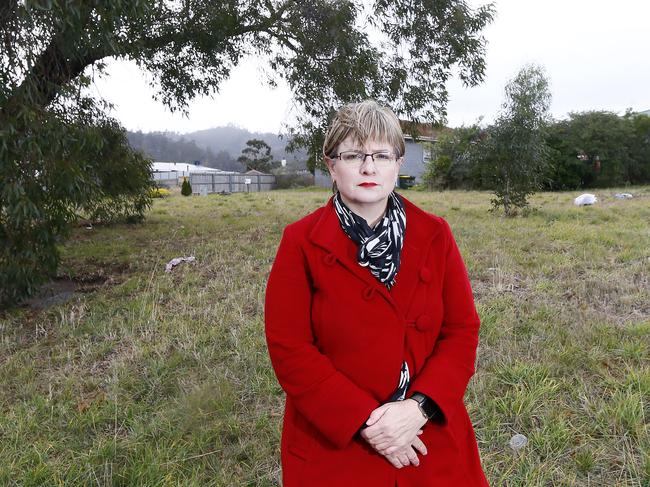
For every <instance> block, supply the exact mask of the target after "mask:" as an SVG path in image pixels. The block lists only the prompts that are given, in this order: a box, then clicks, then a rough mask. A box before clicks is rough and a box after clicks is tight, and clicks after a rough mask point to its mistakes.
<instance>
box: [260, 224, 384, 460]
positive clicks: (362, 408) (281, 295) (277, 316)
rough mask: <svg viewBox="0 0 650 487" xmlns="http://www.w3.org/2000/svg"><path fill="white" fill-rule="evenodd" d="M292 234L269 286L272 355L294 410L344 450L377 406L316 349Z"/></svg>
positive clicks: (307, 289) (304, 276) (306, 280)
mask: <svg viewBox="0 0 650 487" xmlns="http://www.w3.org/2000/svg"><path fill="white" fill-rule="evenodd" d="M292 230H293V228H292V226H289V227H287V228H286V229H285V231H284V234H283V236H282V241H281V242H280V246H279V248H278V252H277V255H276V258H275V261H274V263H273V267H272V269H271V274H270V275H269V280H268V283H267V287H266V300H265V310H264V314H265V331H266V341H267V346H268V350H269V356H270V358H271V363H272V365H273V368H274V370H275V374H276V376H277V378H278V381H279V383H280V385H281V386H282V388H283V389H284V391H285V392H286V394H287V396H288V397H290V398H291V400H292V402H293V404H294V405H295V407H296V409H297V410H298V411H299V412H300V413H301V414H302V415H303V416H304V417H305V418H306V419H307V420H308V421H309V422H311V424H312V425H313V426H314V427H315V428H316V429H317V430H319V431H320V432H321V433H322V434H323V435H324V436H325V437H326V438H327V439H328V440H330V441H331V443H333V444H334V445H335V446H336V447H338V448H345V447H346V446H347V445H348V443H349V442H350V441H351V440H352V438H353V436H354V435H355V433H356V432H357V431H358V430H359V428H360V427H361V426H362V424H363V423H364V422H365V421H366V419H368V416H370V413H371V412H372V411H373V409H375V408H376V407H378V406H379V403H378V402H377V401H376V400H375V399H374V398H373V397H372V396H371V395H370V394H369V393H368V392H367V391H365V390H363V389H362V388H360V387H359V386H357V385H356V384H355V383H354V382H352V381H351V380H350V379H349V378H348V377H346V376H345V375H344V374H343V373H341V372H340V371H338V370H337V369H336V368H335V367H334V365H333V364H332V362H331V360H330V359H329V358H328V357H327V356H325V355H323V354H322V353H321V352H320V351H319V350H318V348H317V347H316V345H315V340H314V335H313V331H312V326H311V300H312V284H311V277H310V274H309V271H308V266H307V260H306V257H305V255H304V253H303V250H302V249H301V246H300V243H299V240H298V238H297V236H296V235H294V232H292Z"/></svg>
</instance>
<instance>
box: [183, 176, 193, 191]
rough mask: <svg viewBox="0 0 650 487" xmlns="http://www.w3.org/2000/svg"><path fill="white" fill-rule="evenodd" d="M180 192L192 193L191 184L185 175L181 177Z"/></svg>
mask: <svg viewBox="0 0 650 487" xmlns="http://www.w3.org/2000/svg"><path fill="white" fill-rule="evenodd" d="M181 194H182V195H183V196H191V195H192V185H191V184H190V180H189V179H188V178H187V177H184V178H183V186H182V187H181Z"/></svg>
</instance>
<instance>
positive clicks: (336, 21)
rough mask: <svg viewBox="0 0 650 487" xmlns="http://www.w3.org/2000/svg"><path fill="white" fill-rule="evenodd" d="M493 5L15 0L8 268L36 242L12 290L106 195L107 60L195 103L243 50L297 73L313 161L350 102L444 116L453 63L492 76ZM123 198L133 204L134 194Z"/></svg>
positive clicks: (422, 0)
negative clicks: (100, 176) (488, 43)
mask: <svg viewBox="0 0 650 487" xmlns="http://www.w3.org/2000/svg"><path fill="white" fill-rule="evenodd" d="M493 15H494V8H493V6H492V5H491V4H488V5H485V6H482V7H479V8H477V9H474V10H473V9H471V8H469V7H468V6H467V4H466V2H465V1H463V0H398V1H388V0H378V1H377V2H375V4H374V5H373V7H372V8H364V6H363V5H362V4H361V3H354V2H352V1H350V0H337V1H331V0H315V1H312V2H300V1H296V0H245V1H234V0H226V1H224V2H213V1H211V0H183V1H177V2H163V1H155V0H132V1H128V2H116V1H112V0H68V1H66V2H63V1H60V0H5V1H4V2H2V4H1V5H0V36H1V38H2V45H3V49H2V52H1V53H0V81H1V83H0V188H1V192H0V236H2V237H3V249H2V254H1V259H0V274H3V275H4V273H5V271H6V265H7V262H9V261H12V260H15V259H13V255H12V252H14V251H15V249H20V248H25V249H29V250H26V251H25V253H24V255H23V258H22V259H18V260H19V261H21V262H23V264H21V265H22V266H23V267H22V268H23V269H24V270H25V269H28V270H26V271H25V272H24V273H22V274H20V275H21V276H22V277H20V279H22V282H23V284H21V286H22V287H21V286H19V287H21V289H22V291H19V292H16V293H14V292H13V291H12V293H11V295H12V296H14V297H16V296H18V295H20V294H21V293H22V292H23V291H24V292H30V291H31V290H33V288H34V285H35V284H36V283H37V281H38V280H39V279H38V278H36V277H34V276H37V275H40V276H41V278H40V279H42V278H43V277H42V276H43V275H44V273H45V271H46V270H47V271H48V272H49V271H51V270H52V269H54V268H56V261H57V254H56V250H55V249H56V245H55V242H56V241H57V239H59V238H60V237H61V236H63V234H64V233H65V229H66V228H67V227H68V226H69V223H70V221H71V220H72V219H73V218H74V215H75V211H73V210H72V208H79V207H81V208H83V207H84V205H85V204H86V203H88V202H90V201H93V199H94V196H93V194H92V193H89V192H88V191H87V189H88V188H99V186H97V185H96V184H95V183H94V182H93V181H95V182H96V180H97V177H96V176H95V175H94V174H93V171H92V170H91V171H87V170H86V169H87V168H89V167H92V168H94V169H96V170H97V171H100V172H101V167H102V166H103V165H105V164H113V165H116V164H117V162H116V161H110V162H109V161H103V160H101V159H99V158H98V154H99V153H100V152H101V150H102V149H101V147H103V145H102V143H100V141H99V140H96V142H97V144H93V143H87V138H88V137H99V138H100V139H101V138H102V137H103V135H102V134H105V133H107V131H109V132H111V133H114V134H116V135H117V136H119V134H117V133H116V132H115V130H116V127H119V125H118V124H116V123H115V122H114V121H111V120H110V119H108V117H106V116H105V114H104V113H105V110H106V104H103V103H102V102H101V101H98V100H96V99H93V98H92V97H89V96H87V95H84V93H86V91H85V90H86V88H87V87H88V86H89V84H90V83H91V81H92V76H93V75H102V74H103V73H105V70H104V67H105V65H104V64H103V61H104V60H106V59H110V58H113V59H126V60H131V61H133V62H135V63H136V64H137V65H138V66H139V67H140V68H142V69H144V70H146V71H148V73H149V74H150V79H151V80H152V86H154V87H155V88H156V89H157V92H156V95H155V96H156V97H157V99H159V100H160V101H162V102H163V103H164V104H166V105H167V106H168V107H169V108H170V109H172V110H180V111H184V110H185V108H186V107H187V104H188V102H189V100H190V99H192V98H193V97H195V96H197V95H202V94H210V93H213V92H214V91H216V90H217V89H218V88H219V86H220V84H221V83H222V82H223V81H224V80H225V79H227V78H228V76H229V75H230V72H231V70H232V69H233V67H235V66H236V65H237V64H238V63H239V62H240V61H241V59H242V58H244V57H245V56H248V55H257V56H260V58H261V59H262V60H263V62H264V63H265V65H266V66H267V67H268V69H267V71H266V73H267V75H268V82H269V83H270V84H274V83H276V82H277V79H278V78H284V79H285V80H286V81H287V82H288V84H289V86H290V88H291V90H292V92H293V96H294V101H295V105H296V107H298V109H299V110H298V111H297V113H296V117H295V119H296V122H297V125H296V127H297V128H293V129H290V130H289V132H290V134H291V136H292V137H293V138H292V140H291V143H290V144H289V145H290V147H291V148H293V149H295V148H298V147H307V148H308V150H309V156H310V159H309V160H310V167H311V168H312V169H313V167H314V165H315V164H316V161H317V160H318V159H319V151H320V146H321V142H322V138H323V131H324V128H325V127H326V125H327V117H328V116H329V115H330V114H331V113H332V112H333V110H334V108H335V107H337V106H339V105H340V104H341V103H343V102H348V101H356V100H360V99H364V98H368V97H374V98H376V99H378V100H380V101H383V102H384V103H388V104H390V105H391V106H392V107H393V109H394V110H395V111H396V112H397V113H398V114H399V115H400V116H403V117H406V118H410V119H413V120H414V121H420V120H433V119H434V118H436V117H437V118H444V114H445V109H444V108H445V104H446V101H447V95H446V90H445V81H446V80H447V78H448V77H449V75H450V72H451V70H452V68H454V67H456V68H457V71H458V72H459V74H460V77H461V79H462V80H463V81H464V82H465V83H466V84H468V85H474V84H477V83H478V82H480V81H481V80H482V78H483V73H484V69H485V64H484V53H485V40H484V38H483V37H482V35H481V31H482V30H483V28H484V27H485V26H486V25H487V24H488V23H489V22H490V21H491V20H492V18H493ZM369 29H372V30H374V31H375V32H377V33H378V34H377V35H376V36H370V35H368V30H369ZM118 132H119V130H118ZM117 138H119V137H117ZM107 139H108V138H107ZM107 139H106V140H107ZM122 144H123V145H126V141H125V140H124V141H123V142H122ZM122 155H123V156H125V158H124V159H123V160H122V161H121V162H122V165H123V166H124V167H135V165H138V164H139V167H140V170H145V169H146V167H147V164H148V163H147V162H146V161H145V160H144V159H143V158H142V156H140V155H137V154H136V153H135V152H133V151H130V150H129V149H126V148H125V149H123V150H122ZM116 167H117V166H116ZM126 172H128V171H126ZM140 189H141V190H142V194H145V193H147V194H148V188H147V189H146V190H145V188H140ZM98 190H99V189H98ZM112 198H113V200H114V201H115V202H116V204H117V207H118V208H123V205H122V204H121V198H122V195H116V194H115V193H114V192H113V193H112ZM115 198H117V199H115ZM104 207H105V208H109V206H104ZM139 208H140V209H141V208H142V207H139ZM120 211H121V210H118V211H117V212H116V214H119V213H120ZM28 215H30V216H28ZM53 215H56V216H53ZM35 228H38V229H39V230H38V231H35V230H34V229H35ZM9 241H10V242H13V243H12V244H11V245H5V242H9ZM20 242H23V243H25V245H26V246H23V247H21V245H20V244H19V243H20ZM11 249H14V250H11ZM46 254H47V255H46ZM44 261H47V262H48V264H47V265H46V266H43V265H41V264H39V262H44ZM21 272H22V271H21ZM28 274H29V275H30V276H31V277H27V275H28Z"/></svg>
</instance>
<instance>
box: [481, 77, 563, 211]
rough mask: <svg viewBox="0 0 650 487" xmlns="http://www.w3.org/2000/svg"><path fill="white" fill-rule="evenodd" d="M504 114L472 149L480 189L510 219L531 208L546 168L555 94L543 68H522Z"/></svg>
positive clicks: (511, 87)
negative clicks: (490, 194) (547, 136)
mask: <svg viewBox="0 0 650 487" xmlns="http://www.w3.org/2000/svg"><path fill="white" fill-rule="evenodd" d="M505 94H506V97H505V101H504V103H503V105H502V109H501V113H500V114H499V116H498V117H497V119H496V121H495V122H494V124H493V125H491V126H489V127H488V128H487V130H486V132H485V134H484V136H483V137H482V140H481V143H479V144H477V145H476V146H475V148H474V155H475V157H476V159H477V164H478V166H479V172H480V177H481V180H482V184H483V185H484V186H485V187H487V188H489V189H491V190H492V191H493V192H494V198H493V199H492V205H493V208H494V209H497V208H499V207H503V209H504V213H505V215H506V216H514V215H515V214H516V213H517V210H518V209H520V208H524V207H526V206H527V205H528V197H529V196H530V195H531V194H533V193H534V192H535V191H537V190H538V189H539V188H540V187H541V185H542V183H543V177H544V174H545V173H546V171H547V165H548V148H547V146H546V143H545V137H544V134H545V132H544V129H545V127H546V125H547V123H548V121H549V106H550V102H551V94H550V91H549V88H548V80H547V79H546V76H545V74H544V71H543V70H542V68H540V67H538V66H534V65H528V66H524V67H523V68H522V69H521V70H520V71H519V73H518V74H517V76H515V78H513V79H512V80H511V81H510V82H509V83H508V84H507V85H506V88H505Z"/></svg>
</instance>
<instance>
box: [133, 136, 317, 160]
mask: <svg viewBox="0 0 650 487" xmlns="http://www.w3.org/2000/svg"><path fill="white" fill-rule="evenodd" d="M127 137H128V139H129V143H130V144H131V146H132V147H134V148H136V149H140V150H142V151H143V152H144V153H145V154H147V155H148V156H149V157H151V158H153V159H154V160H157V161H169V162H191V163H193V162H195V161H200V162H201V164H203V165H205V166H208V167H216V168H219V169H224V170H229V171H241V170H242V169H243V168H242V166H241V164H239V163H238V162H237V158H238V157H239V156H240V155H241V151H242V149H243V148H244V147H246V142H247V141H248V140H250V139H262V140H264V141H265V142H266V143H267V144H269V146H270V147H271V154H273V157H274V158H275V159H276V160H282V159H286V160H287V163H288V165H289V166H291V167H293V168H295V169H304V168H305V167H306V166H305V161H306V159H307V156H306V154H305V153H304V152H300V153H292V154H290V153H287V152H286V151H285V150H284V148H285V146H286V144H287V141H286V140H284V139H280V137H278V136H277V135H275V134H271V133H258V132H250V131H248V130H246V129H241V128H238V127H232V126H228V127H216V128H212V129H207V130H200V131H197V132H191V133H188V134H177V133H173V132H150V133H143V132H127Z"/></svg>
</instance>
